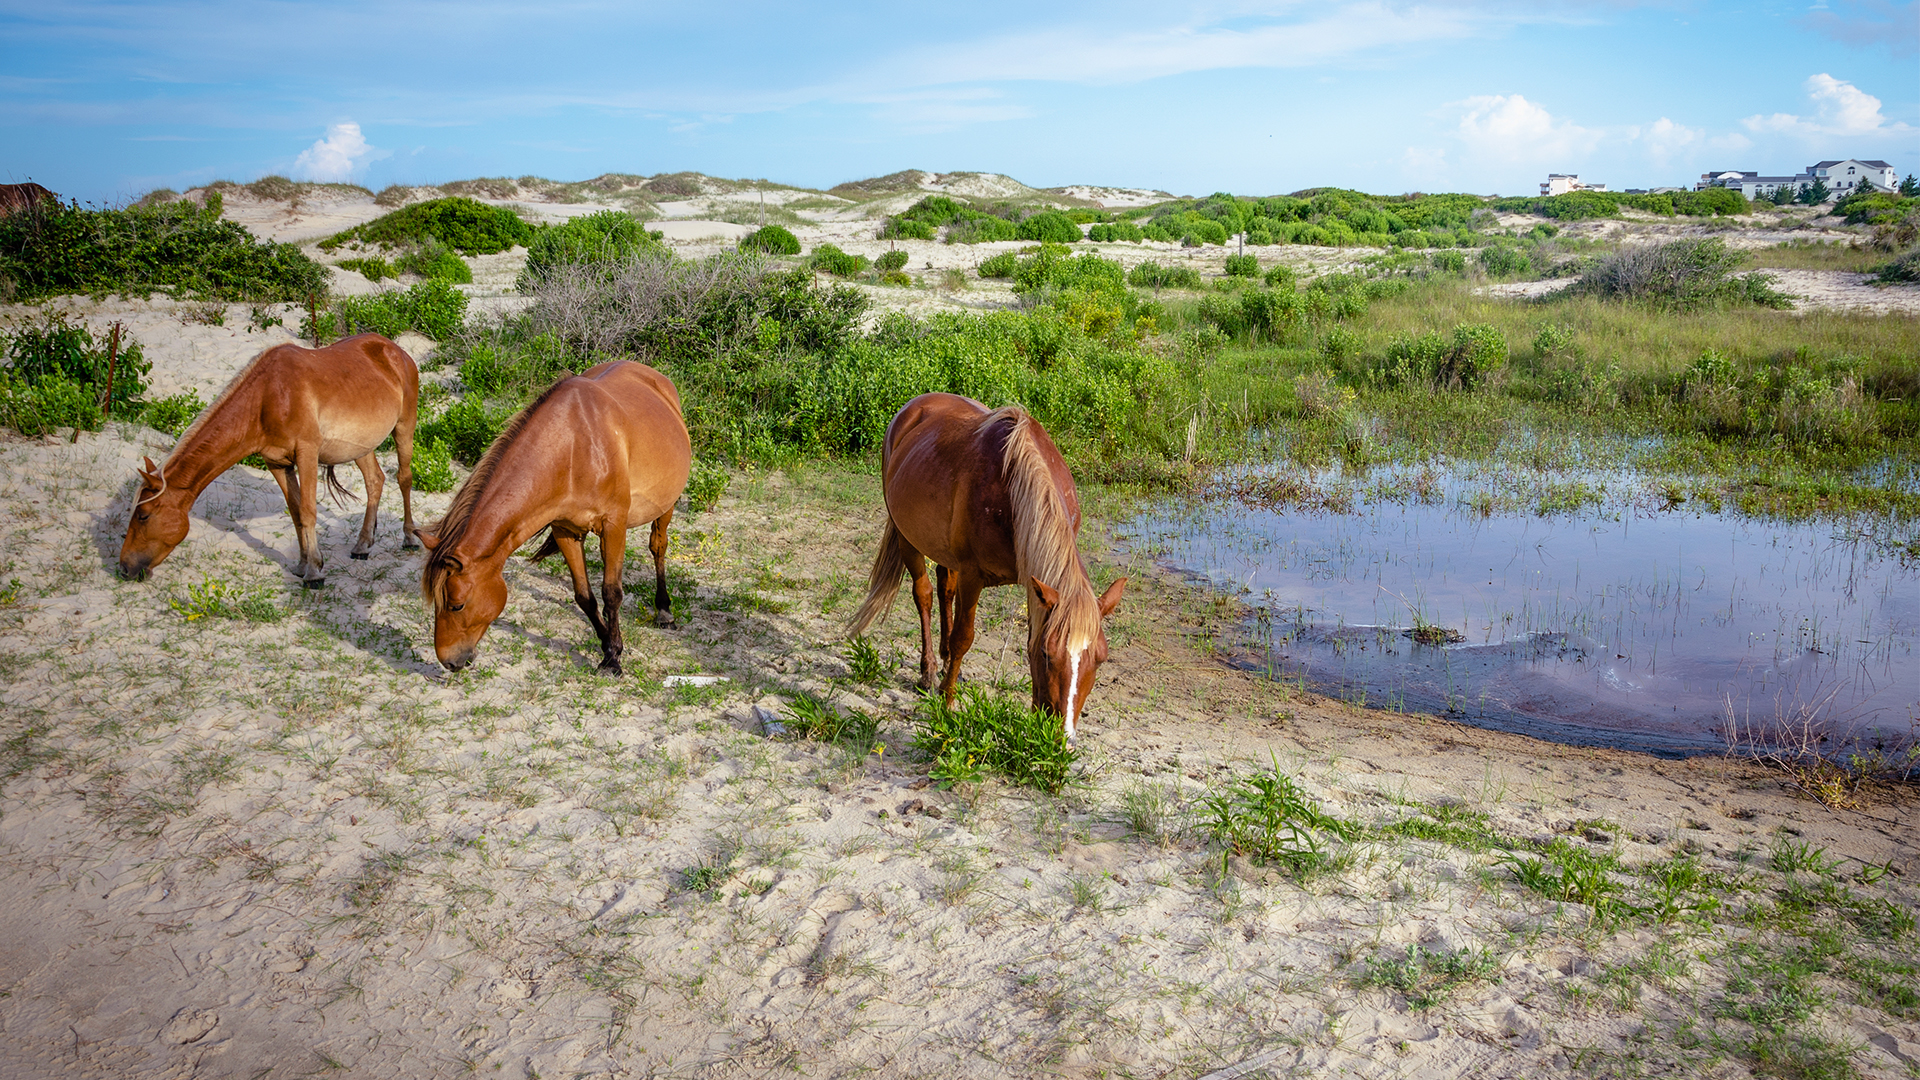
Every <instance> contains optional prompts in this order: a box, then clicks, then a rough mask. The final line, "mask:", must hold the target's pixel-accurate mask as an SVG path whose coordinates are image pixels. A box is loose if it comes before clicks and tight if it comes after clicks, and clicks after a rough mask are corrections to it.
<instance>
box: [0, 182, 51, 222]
mask: <svg viewBox="0 0 1920 1080" xmlns="http://www.w3.org/2000/svg"><path fill="white" fill-rule="evenodd" d="M49 203H51V204H52V205H53V207H54V208H55V209H58V208H59V206H60V196H58V195H55V194H54V193H53V192H51V191H48V190H47V189H46V188H43V187H41V186H40V185H39V184H35V183H32V182H28V183H25V184H0V217H6V216H8V215H9V214H17V213H19V212H20V211H22V210H33V209H35V208H37V207H40V206H43V205H46V204H49Z"/></svg>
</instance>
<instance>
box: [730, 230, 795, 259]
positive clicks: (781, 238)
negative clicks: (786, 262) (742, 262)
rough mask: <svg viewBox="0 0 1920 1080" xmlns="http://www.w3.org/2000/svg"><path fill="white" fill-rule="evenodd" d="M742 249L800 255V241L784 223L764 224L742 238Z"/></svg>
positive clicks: (772, 253) (768, 253) (773, 253)
mask: <svg viewBox="0 0 1920 1080" xmlns="http://www.w3.org/2000/svg"><path fill="white" fill-rule="evenodd" d="M740 250H741V251H758V252H761V253H763V254H767V255H798V254H800V241H799V239H798V238H796V237H795V236H794V235H793V233H792V231H791V230H789V229H788V228H787V227H786V226H784V225H762V226H761V227H760V228H758V229H755V230H754V231H752V232H750V233H748V234H747V235H745V236H743V237H741V238H740Z"/></svg>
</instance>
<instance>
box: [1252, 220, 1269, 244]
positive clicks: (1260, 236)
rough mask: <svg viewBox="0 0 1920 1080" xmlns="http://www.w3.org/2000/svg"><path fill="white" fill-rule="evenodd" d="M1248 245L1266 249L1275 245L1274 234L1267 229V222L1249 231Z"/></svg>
mask: <svg viewBox="0 0 1920 1080" xmlns="http://www.w3.org/2000/svg"><path fill="white" fill-rule="evenodd" d="M1247 243H1249V244H1252V245H1253V246H1255V247H1266V246H1267V245H1268V244H1271V243H1273V233H1272V231H1270V230H1269V229H1268V228H1267V226H1266V223H1265V222H1261V223H1259V224H1256V225H1254V226H1252V227H1251V228H1249V229H1248V230H1247Z"/></svg>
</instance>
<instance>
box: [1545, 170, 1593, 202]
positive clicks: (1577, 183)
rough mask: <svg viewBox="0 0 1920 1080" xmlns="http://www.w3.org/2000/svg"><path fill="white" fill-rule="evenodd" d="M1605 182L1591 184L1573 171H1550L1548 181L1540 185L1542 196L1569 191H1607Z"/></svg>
mask: <svg viewBox="0 0 1920 1080" xmlns="http://www.w3.org/2000/svg"><path fill="white" fill-rule="evenodd" d="M1605 190H1607V185H1605V184H1589V183H1587V182H1586V181H1584V180H1581V179H1580V178H1579V177H1578V176H1575V175H1573V174H1572V173H1548V174H1547V182H1546V183H1544V184H1541V185H1540V194H1541V196H1542V197H1545V196H1550V195H1565V194H1566V193H1567V192H1569V191H1605Z"/></svg>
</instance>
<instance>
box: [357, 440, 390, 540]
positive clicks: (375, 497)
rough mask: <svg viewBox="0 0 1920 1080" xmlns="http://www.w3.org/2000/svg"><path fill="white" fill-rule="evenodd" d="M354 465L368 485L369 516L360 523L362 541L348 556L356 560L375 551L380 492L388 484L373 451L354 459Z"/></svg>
mask: <svg viewBox="0 0 1920 1080" xmlns="http://www.w3.org/2000/svg"><path fill="white" fill-rule="evenodd" d="M353 463H354V464H355V465H358V466H360V479H361V481H362V482H363V483H364V484H365V485H366V489H367V491H366V495H367V516H366V517H365V518H364V519H362V520H361V522H360V540H359V542H358V543H356V544H354V545H353V550H352V551H351V552H349V553H348V554H349V556H350V557H352V558H355V559H364V558H366V557H367V553H368V552H369V551H372V550H373V534H374V530H375V529H377V528H379V517H380V491H381V488H382V487H384V486H385V484H386V474H385V473H384V472H381V471H380V460H379V459H378V458H376V457H374V456H373V451H371V450H369V451H367V452H366V453H365V454H362V455H361V456H359V457H357V458H355V459H353Z"/></svg>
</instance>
